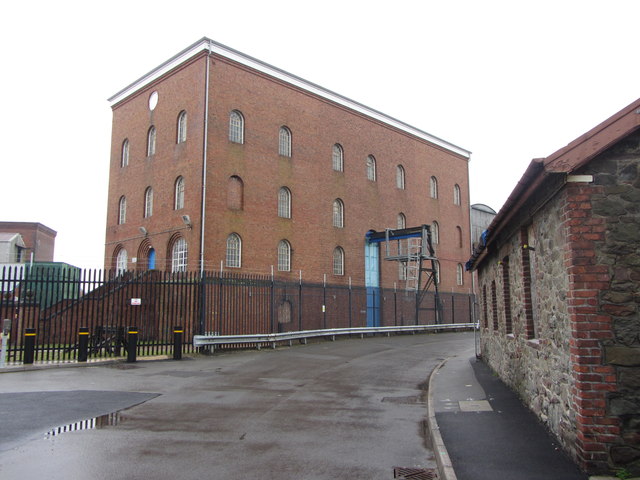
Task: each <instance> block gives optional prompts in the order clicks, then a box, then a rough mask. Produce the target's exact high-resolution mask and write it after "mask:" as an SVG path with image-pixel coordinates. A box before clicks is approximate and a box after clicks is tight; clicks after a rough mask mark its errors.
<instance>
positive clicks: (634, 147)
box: [584, 132, 640, 475]
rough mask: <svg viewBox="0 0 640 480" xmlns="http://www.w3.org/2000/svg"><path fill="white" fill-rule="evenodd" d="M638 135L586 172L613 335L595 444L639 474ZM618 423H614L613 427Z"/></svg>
mask: <svg viewBox="0 0 640 480" xmlns="http://www.w3.org/2000/svg"><path fill="white" fill-rule="evenodd" d="M639 163H640V132H636V133H635V134H633V135H630V136H629V137H627V139H626V140H625V141H623V142H620V143H618V144H617V145H616V146H615V147H614V148H612V149H610V150H608V151H607V152H605V153H604V154H603V155H601V156H600V157H599V158H598V159H597V160H596V161H594V162H592V163H591V164H590V165H589V166H588V168H586V169H585V171H584V173H588V174H592V175H594V184H596V185H597V186H598V188H599V189H600V193H597V194H595V195H593V196H592V212H593V217H594V218H595V219H603V220H604V221H605V226H604V227H605V228H604V230H605V235H604V238H603V239H602V240H601V241H597V242H596V248H595V254H596V263H597V264H598V265H601V266H602V268H606V269H607V273H608V275H609V278H610V280H609V283H608V284H607V286H606V288H603V289H601V290H600V291H599V292H598V296H597V300H598V302H597V303H598V306H599V312H598V313H599V315H601V316H602V318H605V319H607V321H608V322H609V326H610V328H611V330H610V335H609V336H607V337H606V338H603V339H602V340H601V345H602V350H603V351H602V357H601V359H600V361H601V365H600V369H602V370H603V371H606V374H607V376H608V378H610V379H611V381H612V382H615V388H606V385H603V386H602V387H601V388H603V390H604V391H605V392H606V395H605V397H604V399H603V400H604V409H605V411H606V415H607V417H606V420H608V421H609V422H611V423H612V425H611V426H610V427H609V428H608V429H606V428H602V427H601V428H599V429H597V430H596V432H595V433H600V436H596V440H598V441H603V442H606V443H607V446H608V450H607V454H608V457H607V461H608V464H609V466H610V467H611V468H621V467H624V468H626V469H627V470H628V471H629V472H631V473H633V474H635V475H640V312H639V309H638V301H639V299H640V174H639V171H638V170H639ZM614 422H615V423H614Z"/></svg>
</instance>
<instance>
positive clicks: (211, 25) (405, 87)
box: [0, 0, 640, 268]
mask: <svg viewBox="0 0 640 480" xmlns="http://www.w3.org/2000/svg"><path fill="white" fill-rule="evenodd" d="M638 20H640V1H638V0H607V1H605V0H601V1H592V0H578V1H574V0H553V1H548V0H537V1H535V2H534V1H529V2H524V1H516V0H509V1H497V0H484V1H480V0H465V1H462V0H461V1H455V0H438V1H435V0H422V1H402V0H397V1H395V2H392V1H389V0H385V1H378V0H362V1H361V0H341V1H335V0H325V1H322V2H308V1H305V0H295V1H291V0H280V1H278V2H269V1H267V0H255V1H254V0H246V1H243V0H231V1H230V0H226V1H220V0H208V1H192V0H181V1H179V2H158V1H154V2H147V1H137V0H128V1H122V0H111V1H108V2H107V1H104V2H100V3H98V2H87V1H83V2H80V1H69V0H59V1H55V2H54V1H50V0H47V1H42V0H35V1H31V2H8V3H7V4H6V5H5V6H4V7H3V14H2V20H1V27H0V45H1V47H0V48H1V50H0V52H1V53H2V61H3V67H2V73H1V74H0V94H1V95H2V97H1V103H0V108H2V115H0V132H1V133H0V135H1V137H0V138H1V139H2V146H3V148H2V154H1V158H2V163H1V169H0V170H1V175H0V179H1V180H0V185H1V187H2V209H1V210H0V220H4V221H25V222H40V223H43V224H45V225H47V226H48V227H51V228H53V229H54V230H56V231H57V232H58V236H57V238H56V252H55V260H56V261H63V262H67V263H71V264H73V265H76V266H80V267H90V268H101V267H102V258H103V251H104V233H105V225H106V200H107V186H108V162H109V149H110V137H111V109H110V106H109V103H108V102H107V100H106V99H107V98H108V97H110V96H111V95H113V94H114V93H116V92H118V91H119V90H120V89H122V88H123V87H125V86H127V85H128V84H130V83H131V82H133V81H134V80H136V79H137V78H139V77H140V76H142V75H143V74H145V73H147V72H149V71H150V70H151V69H153V68H154V67H156V66H157V65H159V64H160V63H162V62H163V61H165V60H167V59H168V58H170V57H172V56H173V55H175V54H176V53H178V52H179V51H181V50H182V49H184V48H186V47H187V46H189V45H191V44H192V43H194V42H195V41H197V40H199V39H200V38H201V37H203V36H207V37H209V38H212V39H213V40H216V41H217V42H220V43H223V44H225V45H227V46H229V47H232V48H234V49H236V50H239V51H241V52H243V53H245V54H248V55H251V56H253V57H256V58H258V59H260V60H262V61H264V62H267V63H270V64H271V65H274V66H276V67H279V68H281V69H283V70H286V71H288V72H290V73H292V74H294V75H297V76H300V77H302V78H304V79H306V80H309V81H311V82H313V83H317V84H319V85H322V86H323V87H325V88H328V89H330V90H333V91H335V92H337V93H340V94H342V95H344V96H346V97H349V98H351V99H353V100H356V101H358V102H360V103H363V104H365V105H367V106H369V107H371V108H374V109H376V110H380V111H382V112H384V113H386V114H388V115H390V116H392V117H395V118H398V119H399V120H402V121H404V122H406V123H409V124H411V125H413V126H415V127H417V128H420V129H422V130H425V131H427V132H429V133H431V134H433V135H436V136H438V137H441V138H443V139H445V140H447V141H449V142H451V143H454V144H456V145H458V146H460V147H463V148H465V149H467V150H471V151H472V156H471V163H470V180H471V202H472V203H485V204H487V205H489V206H491V207H493V208H494V209H495V210H499V208H500V207H501V206H502V204H503V203H504V201H505V200H506V198H507V197H508V196H509V194H510V192H511V190H512V189H513V187H514V186H515V184H516V182H517V181H518V180H519V179H520V177H521V175H522V174H523V173H524V170H525V169H526V166H527V165H528V163H529V161H530V160H531V159H532V158H536V157H546V156H548V155H549V154H551V153H553V152H554V151H556V150H558V149H559V148H561V147H562V146H564V145H566V144H567V143H569V142H570V141H572V140H573V139H575V138H576V137H578V136H580V135H581V134H582V133H584V132H586V131H587V130H589V129H590V128H592V127H594V126H595V125H597V124H598V123H600V122H601V121H603V120H605V119H606V118H608V117H609V116H611V115H612V114H614V113H616V112H617V111H618V110H620V109H622V108H623V107H625V106H627V105H628V104H629V103H631V102H632V101H634V100H636V99H637V98H638V97H639V96H640V88H638V85H639V79H640V61H639V60H638V46H639V42H638V39H639V38H640V37H639V31H638Z"/></svg>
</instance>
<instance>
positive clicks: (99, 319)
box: [0, 264, 472, 362]
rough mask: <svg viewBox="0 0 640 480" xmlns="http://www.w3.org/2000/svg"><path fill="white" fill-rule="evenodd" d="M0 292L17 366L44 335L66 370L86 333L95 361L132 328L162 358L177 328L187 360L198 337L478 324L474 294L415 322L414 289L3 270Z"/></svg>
mask: <svg viewBox="0 0 640 480" xmlns="http://www.w3.org/2000/svg"><path fill="white" fill-rule="evenodd" d="M49 265H50V264H49ZM0 292H1V293H2V298H1V302H0V319H11V321H12V323H11V335H10V338H9V349H8V358H7V361H9V362H21V361H22V353H23V342H24V334H25V330H26V329H27V328H34V329H36V332H37V334H36V352H35V360H36V361H44V362H47V361H48V362H61V361H69V360H73V359H75V358H76V355H77V343H78V331H79V328H80V327H87V328H89V332H90V344H89V347H90V350H89V357H90V358H103V357H109V356H119V355H122V354H124V352H123V346H124V343H125V342H126V329H127V328H128V327H130V326H135V327H137V330H138V332H139V333H138V355H160V354H165V353H167V351H168V349H169V348H171V346H172V345H173V328H174V327H175V326H181V327H183V329H184V336H183V339H184V345H183V351H185V352H188V351H191V350H192V348H193V347H192V338H193V335H195V334H217V335H241V334H255V333H276V332H287V331H298V330H317V329H327V328H346V327H365V326H391V325H414V324H434V323H436V310H438V315H439V316H438V319H439V323H467V322H471V321H472V320H471V305H472V299H471V297H470V296H469V295H466V294H444V295H443V294H441V295H440V298H439V299H438V301H436V298H435V297H434V295H433V294H432V293H428V294H427V295H426V297H425V299H424V300H423V302H422V307H423V309H421V310H420V311H419V315H418V317H417V318H416V304H415V302H416V295H415V292H411V291H406V290H394V289H382V288H379V289H371V288H368V289H367V288H365V287H361V286H353V287H347V286H340V285H330V284H329V285H323V284H312V283H300V282H283V281H279V280H277V279H273V278H272V277H269V276H260V275H241V274H235V273H228V272H206V273H204V274H200V272H197V273H196V272H177V273H169V272H161V271H155V270H150V271H144V272H124V273H122V272H120V273H116V272H112V271H101V270H80V269H76V268H64V269H60V268H51V267H49V266H48V267H46V268H45V267H39V266H38V264H34V265H33V266H31V267H30V266H28V265H27V266H24V267H9V268H8V267H3V268H2V269H1V270H0ZM436 307H437V308H436ZM372 309H375V310H376V312H375V314H372V312H371V310H372ZM368 318H369V320H367V319H368Z"/></svg>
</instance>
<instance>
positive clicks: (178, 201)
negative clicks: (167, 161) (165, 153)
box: [173, 177, 184, 210]
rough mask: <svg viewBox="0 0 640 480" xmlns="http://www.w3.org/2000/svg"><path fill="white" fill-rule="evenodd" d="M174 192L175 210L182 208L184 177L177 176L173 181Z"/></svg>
mask: <svg viewBox="0 0 640 480" xmlns="http://www.w3.org/2000/svg"><path fill="white" fill-rule="evenodd" d="M174 190H175V194H174V199H175V201H174V204H173V208H174V209H175V210H181V209H183V208H184V178H183V177H178V178H177V179H176V183H175V189H174Z"/></svg>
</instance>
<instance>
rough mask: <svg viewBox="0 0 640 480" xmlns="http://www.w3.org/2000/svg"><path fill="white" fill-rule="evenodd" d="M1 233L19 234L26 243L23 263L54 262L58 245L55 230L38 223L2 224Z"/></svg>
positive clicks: (0, 226) (0, 223)
mask: <svg viewBox="0 0 640 480" xmlns="http://www.w3.org/2000/svg"><path fill="white" fill-rule="evenodd" d="M0 232H3V233H19V234H20V235H21V236H22V240H23V241H24V245H25V247H24V250H25V252H24V255H23V256H22V259H21V261H22V262H25V261H29V260H31V254H33V261H34V262H53V252H54V250H55V245H56V235H57V234H58V233H57V232H56V231H55V230H53V229H51V228H49V227H47V226H45V225H43V224H41V223H37V222H0Z"/></svg>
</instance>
